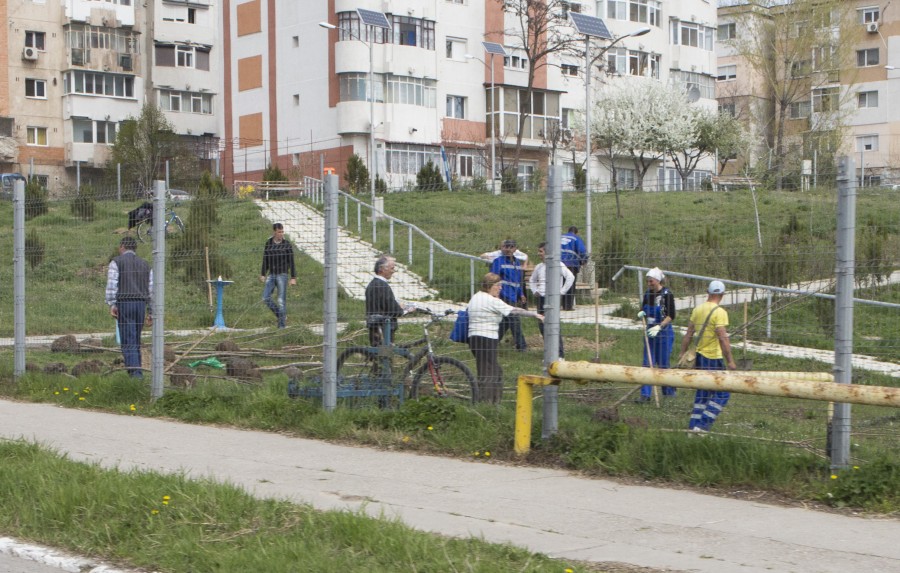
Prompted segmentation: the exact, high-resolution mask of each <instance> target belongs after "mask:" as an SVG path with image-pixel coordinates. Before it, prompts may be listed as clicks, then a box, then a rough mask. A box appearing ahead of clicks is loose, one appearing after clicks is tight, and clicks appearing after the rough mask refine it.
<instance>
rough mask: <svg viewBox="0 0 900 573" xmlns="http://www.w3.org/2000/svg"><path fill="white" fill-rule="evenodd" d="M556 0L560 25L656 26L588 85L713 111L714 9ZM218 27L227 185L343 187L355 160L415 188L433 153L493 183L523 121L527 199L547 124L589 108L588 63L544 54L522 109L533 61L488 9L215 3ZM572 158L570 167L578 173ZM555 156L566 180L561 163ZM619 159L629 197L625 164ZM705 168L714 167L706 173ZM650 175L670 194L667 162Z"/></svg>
mask: <svg viewBox="0 0 900 573" xmlns="http://www.w3.org/2000/svg"><path fill="white" fill-rule="evenodd" d="M554 4H555V5H556V6H557V8H558V9H559V11H560V16H562V17H565V13H566V12H567V11H576V12H581V13H584V14H588V15H596V16H599V17H601V18H603V19H604V20H605V21H606V23H607V25H608V27H609V29H610V31H611V33H612V34H613V35H614V36H615V37H619V36H622V35H626V34H629V33H631V32H634V31H635V30H637V29H639V28H642V27H645V26H649V27H650V32H649V33H647V34H644V35H642V36H640V37H634V38H627V39H625V40H623V41H621V42H618V43H617V44H616V46H615V47H613V48H610V49H608V50H607V51H606V52H605V53H603V55H602V58H601V59H600V62H599V63H600V66H599V67H598V72H597V73H594V74H593V75H594V78H595V83H596V85H597V86H598V87H600V86H602V85H603V84H605V83H610V82H615V81H618V80H619V79H620V78H623V77H627V76H644V77H651V78H655V79H657V80H658V81H660V82H666V83H670V84H672V85H676V86H679V87H682V88H683V89H685V90H687V91H690V92H691V93H692V94H694V95H695V98H696V99H697V100H698V102H697V105H705V106H708V107H714V106H715V73H716V60H715V51H714V40H715V38H714V36H715V33H716V8H715V6H714V5H711V4H709V3H708V2H705V1H703V0H676V1H673V2H666V3H663V2H661V1H655V0H600V1H598V2H595V1H589V2H576V1H570V2H554ZM358 8H362V9H365V10H373V11H377V12H382V13H385V15H386V17H387V25H388V28H386V29H381V28H373V27H370V26H367V25H365V24H364V23H363V22H361V21H360V18H359V14H358V13H357V9H358ZM563 21H565V20H563ZM323 24H324V25H323ZM222 29H223V33H222V37H223V48H224V53H225V62H226V63H225V68H224V86H225V87H224V100H225V101H224V108H225V109H224V116H223V117H224V127H223V128H222V132H223V134H224V140H223V141H224V145H223V147H222V165H223V171H224V174H225V177H226V180H228V181H234V180H244V179H247V180H254V179H258V178H260V177H261V174H262V171H263V170H264V169H265V167H266V166H267V165H269V164H276V165H278V166H279V167H280V168H281V169H282V170H286V171H290V172H292V173H293V175H294V176H295V177H299V176H302V175H315V176H318V174H319V173H321V166H322V165H323V164H324V166H325V167H331V168H334V169H335V170H336V173H338V174H339V175H341V176H343V175H344V173H345V167H344V166H345V163H346V160H347V158H348V157H349V156H350V155H351V154H353V153H356V154H358V155H359V156H360V157H361V158H362V159H363V160H364V161H366V162H367V163H369V164H371V165H373V166H374V171H375V173H377V174H378V176H379V177H381V178H382V179H384V180H385V181H386V183H387V184H388V186H389V187H391V188H398V187H402V186H403V185H404V184H406V183H407V182H410V181H414V180H415V175H416V173H417V172H418V170H419V169H420V168H421V167H422V166H423V165H424V164H425V163H426V162H427V161H429V160H432V161H435V163H436V164H440V159H441V148H442V147H443V149H444V152H445V153H446V155H447V157H448V163H449V164H450V168H451V170H452V172H453V173H454V174H455V175H456V176H457V177H459V178H461V179H463V180H466V179H470V178H473V177H477V176H481V177H486V178H489V177H490V173H491V169H490V168H489V165H490V163H491V156H492V155H494V156H496V165H497V167H500V166H506V165H511V160H512V154H513V149H514V147H515V140H516V135H517V134H518V126H519V125H520V121H519V120H520V118H521V116H520V114H521V113H526V114H527V117H526V118H525V122H524V128H523V133H522V136H523V137H522V153H521V157H520V161H519V162H518V175H519V177H520V179H521V180H522V182H523V184H524V185H525V186H526V187H528V186H530V185H532V184H533V182H534V177H533V175H534V174H535V173H538V174H539V173H542V172H546V169H547V166H548V161H549V156H550V153H549V150H550V148H551V147H552V140H553V138H554V135H553V134H554V133H556V132H557V131H558V129H557V128H559V127H561V129H562V130H565V129H568V128H569V127H570V124H572V123H573V122H574V120H575V118H576V117H577V115H578V114H580V113H583V111H584V105H585V86H584V56H583V51H582V52H581V54H580V55H579V53H578V52H577V51H576V52H572V53H566V54H556V55H553V56H551V57H550V60H549V62H548V64H549V65H547V66H542V67H540V68H538V70H537V73H536V75H535V80H534V88H535V89H534V93H533V94H532V95H531V98H530V100H528V101H526V99H527V98H528V93H527V91H526V87H527V84H528V74H527V70H528V55H527V53H526V52H525V51H524V50H522V49H521V46H522V41H521V35H520V34H517V33H516V31H515V30H516V21H515V19H514V18H512V17H511V15H509V14H505V13H504V12H503V10H502V4H501V3H500V2H498V1H497V0H417V1H413V0H391V1H390V2H387V1H382V0H325V1H322V2H308V3H307V2H302V3H299V2H295V1H293V0H246V1H237V0H225V1H224V2H223V28H222ZM571 33H572V34H574V31H572V32H571ZM483 41H489V42H494V43H497V44H500V45H501V46H503V48H504V51H505V55H495V56H493V59H492V56H490V54H488V53H486V52H485V50H484V48H483V46H482V42H483ZM593 49H594V53H595V55H597V54H600V53H601V50H604V49H606V48H605V44H604V42H603V41H599V40H598V41H596V43H595V45H594V48H593ZM370 62H371V63H370ZM600 68H602V70H601V69H600ZM370 72H371V73H372V77H373V80H374V81H373V82H372V86H371V88H370V86H369V74H370ZM492 85H493V91H492V89H491V87H492ZM370 92H374V105H370V103H371V102H370V101H369V99H368V94H369V93H370ZM492 101H493V102H494V106H492V105H491V102H492ZM370 126H372V127H373V129H374V148H372V147H373V146H372V145H371V143H370ZM492 133H493V138H492ZM492 151H493V153H492ZM580 153H581V154H580V155H579V152H578V151H577V150H576V154H575V161H576V162H581V161H583V152H580ZM557 160H558V161H559V162H563V163H566V162H568V164H569V171H570V173H571V172H572V171H574V168H573V161H572V157H571V153H566V154H562V153H559V154H557ZM616 161H617V162H619V163H620V164H621V169H619V170H618V171H619V174H620V175H619V177H620V178H622V182H623V183H624V184H626V185H627V184H628V181H629V169H631V167H630V166H629V160H627V159H625V158H617V159H616ZM592 167H593V168H592V174H591V176H592V181H596V182H598V183H599V187H598V189H602V188H604V187H605V186H606V185H608V184H609V173H608V172H607V171H606V170H605V168H604V167H602V166H601V165H600V164H599V162H596V161H595V162H593V164H592ZM711 169H712V161H710V162H708V165H704V166H703V167H702V168H701V171H705V172H706V173H707V174H708V173H709V171H710V170H711ZM656 173H657V177H658V178H659V179H664V180H669V181H671V184H672V185H680V181H679V180H678V178H677V177H676V175H675V172H674V170H673V169H669V168H666V166H665V162H664V161H662V160H661V161H659V165H658V168H657V169H656ZM630 176H631V179H632V180H633V177H634V175H633V172H632V173H631V174H630Z"/></svg>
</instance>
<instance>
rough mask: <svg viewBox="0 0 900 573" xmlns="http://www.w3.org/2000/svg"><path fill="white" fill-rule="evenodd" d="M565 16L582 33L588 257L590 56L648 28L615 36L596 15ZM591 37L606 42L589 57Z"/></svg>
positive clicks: (590, 247) (590, 246) (588, 242)
mask: <svg viewBox="0 0 900 573" xmlns="http://www.w3.org/2000/svg"><path fill="white" fill-rule="evenodd" d="M569 16H570V17H571V18H572V24H573V25H574V26H575V30H576V31H577V32H578V33H579V34H583V35H584V122H585V127H584V130H585V144H584V152H585V156H584V174H585V177H584V196H585V200H584V201H585V206H584V208H585V215H584V226H585V227H586V229H585V235H584V236H585V245H586V246H587V251H588V252H587V255H588V257H590V256H591V253H592V252H593V236H592V235H593V230H592V227H593V223H592V221H591V68H592V67H593V65H594V60H595V59H597V58H602V57H603V55H604V54H605V53H606V52H608V51H609V49H610V48H612V47H613V46H615V45H616V44H618V43H619V42H621V41H622V40H624V39H625V38H633V37H635V36H643V35H644V34H647V33H648V32H650V28H649V27H643V28H638V29H637V30H635V31H633V32H630V33H628V34H625V35H623V36H619V37H617V38H613V36H612V34H610V33H609V29H607V27H606V24H605V23H604V22H603V20H602V19H600V18H596V17H594V16H586V15H584V14H579V13H577V12H569ZM591 38H602V39H604V40H610V43H609V44H607V45H606V46H605V47H604V48H603V49H602V50H601V51H600V53H599V54H597V57H596V58H594V57H592V54H591Z"/></svg>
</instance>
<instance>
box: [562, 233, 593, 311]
mask: <svg viewBox="0 0 900 573" xmlns="http://www.w3.org/2000/svg"><path fill="white" fill-rule="evenodd" d="M559 248H560V261H562V264H564V265H565V266H566V267H567V268H568V269H569V270H570V271H571V272H572V274H573V275H575V276H576V277H577V276H578V271H580V270H581V266H582V265H583V264H584V263H586V262H587V247H585V245H584V241H582V240H581V237H579V236H578V227H576V226H574V225H572V226H571V227H569V231H568V232H567V233H566V234H564V235H563V236H562V237H561V238H560V240H559ZM560 306H561V307H562V310H575V289H574V288H572V289H569V291H568V292H566V294H564V295H563V296H562V304H561V305H560Z"/></svg>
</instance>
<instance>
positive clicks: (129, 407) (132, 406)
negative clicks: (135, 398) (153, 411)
mask: <svg viewBox="0 0 900 573" xmlns="http://www.w3.org/2000/svg"><path fill="white" fill-rule="evenodd" d="M128 409H129V410H131V411H132V412H134V411H136V410H137V406H135V405H134V404H132V405H131V406H128Z"/></svg>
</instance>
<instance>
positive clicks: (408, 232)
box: [406, 227, 413, 265]
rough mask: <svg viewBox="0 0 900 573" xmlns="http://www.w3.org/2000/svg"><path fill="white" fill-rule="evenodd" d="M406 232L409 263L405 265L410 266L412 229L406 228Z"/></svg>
mask: <svg viewBox="0 0 900 573" xmlns="http://www.w3.org/2000/svg"><path fill="white" fill-rule="evenodd" d="M406 231H407V232H406V242H407V243H408V249H409V263H407V264H410V265H411V264H412V249H413V245H412V243H413V232H412V227H407V228H406Z"/></svg>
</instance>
